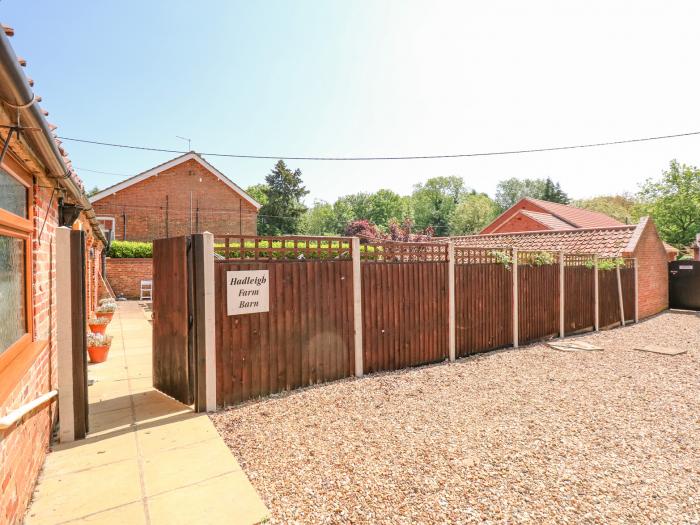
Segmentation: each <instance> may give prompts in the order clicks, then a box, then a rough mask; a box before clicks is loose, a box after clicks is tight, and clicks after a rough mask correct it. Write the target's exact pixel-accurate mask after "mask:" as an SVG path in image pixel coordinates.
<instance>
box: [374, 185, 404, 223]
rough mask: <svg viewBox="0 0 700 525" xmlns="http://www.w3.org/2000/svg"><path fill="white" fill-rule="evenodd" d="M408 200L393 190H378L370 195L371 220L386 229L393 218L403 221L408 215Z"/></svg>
mask: <svg viewBox="0 0 700 525" xmlns="http://www.w3.org/2000/svg"><path fill="white" fill-rule="evenodd" d="M408 213H409V209H408V208H407V207H406V201H405V200H404V199H403V198H402V197H401V195H399V194H398V193H395V192H393V191H391V190H378V191H377V192H375V193H372V194H371V195H370V196H369V217H366V218H368V219H369V220H371V221H372V222H373V223H374V224H376V225H377V226H379V227H380V228H383V229H386V228H388V226H389V221H390V220H391V219H397V220H398V221H403V220H404V219H405V218H406V217H408Z"/></svg>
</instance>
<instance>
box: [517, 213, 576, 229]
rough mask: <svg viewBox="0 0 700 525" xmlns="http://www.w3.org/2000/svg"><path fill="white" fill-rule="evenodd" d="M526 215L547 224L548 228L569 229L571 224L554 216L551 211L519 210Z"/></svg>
mask: <svg viewBox="0 0 700 525" xmlns="http://www.w3.org/2000/svg"><path fill="white" fill-rule="evenodd" d="M520 213H522V214H523V215H525V216H526V217H530V218H531V219H534V220H536V221H537V222H539V223H540V224H543V225H545V226H547V228H549V229H550V230H570V229H571V224H569V223H568V222H564V221H562V220H561V219H558V218H556V217H555V216H554V215H552V214H551V213H540V212H538V211H529V210H522V211H520Z"/></svg>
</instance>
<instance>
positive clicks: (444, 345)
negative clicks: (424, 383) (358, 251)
mask: <svg viewBox="0 0 700 525" xmlns="http://www.w3.org/2000/svg"><path fill="white" fill-rule="evenodd" d="M361 272H362V324H363V328H362V335H363V361H364V372H365V373H371V372H379V371H382V370H399V369H401V368H406V367H409V366H417V365H422V364H426V363H433V362H437V361H442V360H444V359H447V357H448V356H449V326H448V283H447V278H448V275H447V272H448V268H447V262H437V261H423V262H373V261H371V260H370V261H363V262H362V265H361Z"/></svg>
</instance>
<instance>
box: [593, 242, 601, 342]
mask: <svg viewBox="0 0 700 525" xmlns="http://www.w3.org/2000/svg"><path fill="white" fill-rule="evenodd" d="M593 287H594V288H595V289H594V290H593V304H594V314H593V324H594V327H595V331H596V332H598V331H599V330H600V305H599V302H598V301H599V297H598V294H599V291H598V256H597V255H594V256H593Z"/></svg>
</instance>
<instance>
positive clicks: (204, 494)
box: [25, 302, 268, 525]
mask: <svg viewBox="0 0 700 525" xmlns="http://www.w3.org/2000/svg"><path fill="white" fill-rule="evenodd" d="M108 333H110V334H111V335H113V336H114V340H113V343H112V349H111V350H110V354H109V359H108V360H107V361H106V362H105V363H102V364H98V365H90V367H89V369H88V370H89V372H88V374H89V377H90V379H95V383H94V385H93V386H91V387H90V388H89V397H90V434H89V435H88V438H87V439H85V440H82V441H77V442H75V443H66V444H60V445H57V446H55V447H54V448H53V452H52V453H50V454H49V455H48V457H47V458H46V464H45V466H44V471H43V473H42V475H41V477H40V479H39V483H38V485H37V489H36V491H35V493H34V502H33V503H32V505H31V507H30V508H29V511H28V512H27V516H26V521H25V523H26V525H36V524H42V525H43V524H50V525H58V524H68V523H70V524H74V523H99V524H100V525H103V524H111V523H115V524H116V523H118V524H120V525H124V524H129V525H139V524H153V525H159V524H168V525H176V524H180V523H182V524H188V525H191V524H198V523H206V524H219V523H222V524H228V523H231V524H246V525H248V524H254V523H259V522H260V521H262V520H264V519H265V518H266V517H267V516H268V511H267V509H266V508H265V506H264V504H263V503H262V501H261V500H260V498H259V497H258V495H257V493H256V492H255V489H254V488H253V487H252V486H251V484H250V482H249V481H248V478H247V477H246V475H245V473H244V472H243V471H242V470H241V467H240V466H239V465H238V462H237V461H236V459H235V458H234V457H233V455H232V454H231V452H230V451H229V449H228V447H227V446H226V445H225V444H224V442H223V441H222V439H221V438H220V436H219V434H218V433H217V432H216V430H215V429H214V426H213V425H212V423H211V421H210V419H209V418H208V417H207V416H206V415H202V414H195V413H193V412H192V411H191V409H190V407H188V406H185V405H183V404H181V403H179V402H177V401H175V400H173V399H171V398H169V397H167V396H165V395H163V394H161V393H160V392H158V391H156V390H154V389H153V388H152V386H151V383H152V380H151V327H150V323H149V321H148V320H147V319H146V316H145V314H144V312H143V310H142V309H141V307H140V306H139V305H138V303H137V302H120V303H119V310H118V312H117V313H116V315H115V316H114V319H113V320H112V323H111V324H110V325H109V328H108Z"/></svg>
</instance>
